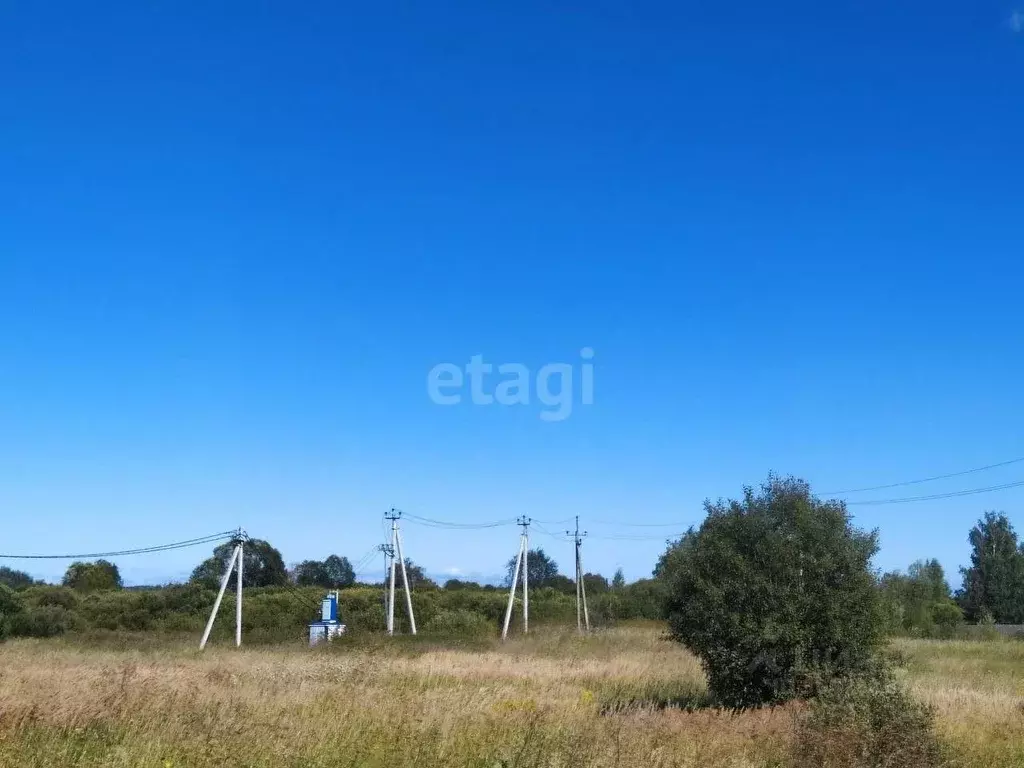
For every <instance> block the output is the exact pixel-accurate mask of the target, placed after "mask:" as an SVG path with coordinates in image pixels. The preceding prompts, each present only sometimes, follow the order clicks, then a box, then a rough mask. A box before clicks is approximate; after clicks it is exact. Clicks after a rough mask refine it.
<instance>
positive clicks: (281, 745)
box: [0, 626, 1024, 768]
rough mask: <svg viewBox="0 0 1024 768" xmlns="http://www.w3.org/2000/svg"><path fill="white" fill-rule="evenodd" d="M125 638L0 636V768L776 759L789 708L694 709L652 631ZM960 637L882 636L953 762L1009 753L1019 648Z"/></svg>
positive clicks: (684, 674)
mask: <svg viewBox="0 0 1024 768" xmlns="http://www.w3.org/2000/svg"><path fill="white" fill-rule="evenodd" d="M137 637H138V636H131V635H128V636H125V635H120V636H115V635H111V636H106V637H103V638H94V641H93V642H90V643H88V644H81V643H78V642H75V641H71V640H45V641H44V640H19V641H15V642H11V643H8V644H6V645H3V646H0V765H3V766H47V767H48V768H49V767H50V766H71V765H75V766H79V765H81V766H97V767H98V766H133V767H134V766H141V765H152V766H158V767H160V768H172V767H174V766H201V767H205V766H267V767H269V766H337V765H342V766H382V767H383V766H389V767H390V768H393V767H394V766H417V768H432V767H433V766H480V767H481V768H483V767H484V766H486V767H487V768H491V767H492V766H509V767H511V766H517V767H520V768H528V767H530V766H652V767H657V766H716V767H717V766H732V767H734V768H750V767H753V766H781V765H784V764H786V762H787V760H788V755H789V752H790V746H791V743H792V740H793V734H794V719H793V713H794V711H795V710H796V709H797V708H798V705H796V706H794V707H789V708H783V709H774V710H772V709H768V710H760V711H754V712H746V713H741V714H731V713H728V712H723V711H719V710H713V709H705V708H700V707H698V706H695V705H697V704H699V703H700V701H701V697H702V693H703V691H704V676H703V673H702V671H701V669H700V666H699V664H698V663H697V662H696V660H695V659H694V658H693V657H692V656H691V655H690V654H688V653H687V652H686V651H685V650H683V649H682V648H680V647H679V646H677V645H676V644H674V643H672V642H669V641H666V640H663V639H661V631H660V629H659V628H657V627H654V626H637V627H632V626H626V627H618V628H616V629H611V630H606V631H602V632H597V633H595V634H594V635H592V636H589V637H583V638H581V637H579V636H577V635H576V634H575V633H572V632H565V631H556V630H552V629H544V630H542V631H539V632H536V633H531V634H530V635H528V636H525V637H517V638H515V639H514V640H512V641H510V642H508V643H506V644H500V643H498V642H497V641H494V640H477V641H474V643H472V644H470V645H466V646H463V647H458V646H454V647H453V646H451V645H449V644H441V643H439V642H438V641H436V640H435V641H429V640H422V641H421V640H419V639H415V640H409V639H399V638H394V639H392V640H387V639H385V638H381V637H379V636H368V637H362V638H359V637H355V638H349V639H346V640H345V641H344V642H341V643H336V644H334V645H333V646H331V647H328V648H323V649H315V650H310V649H307V648H305V647H303V646H302V645H301V644H300V643H295V644H293V645H285V646H276V647H269V646H267V647H256V648H243V649H241V650H237V649H234V648H232V647H229V646H224V645H217V646H211V647H209V648H208V649H207V650H206V651H205V652H203V653H200V652H199V651H198V650H196V649H195V648H194V638H187V640H188V641H189V642H188V644H186V643H185V640H186V638H183V639H182V641H181V642H179V641H177V640H173V639H168V638H162V639H161V640H159V641H155V640H153V639H152V636H141V637H142V638H143V642H140V643H137V644H136V643H135V642H133V639H135V638H137ZM967 645H968V644H962V645H961V644H956V643H947V644H943V643H930V642H925V641H901V643H900V649H901V651H902V653H903V655H904V656H906V657H907V658H909V660H910V663H909V666H908V667H907V669H906V670H905V672H904V674H906V675H908V676H909V679H910V681H911V684H912V687H913V689H914V690H915V692H916V693H918V694H919V695H921V696H922V697H924V698H926V699H927V700H929V701H930V702H931V703H933V704H935V706H936V708H937V711H938V716H939V722H940V727H941V730H942V733H943V735H945V736H946V737H949V738H951V739H953V740H954V741H956V742H958V744H959V745H961V746H963V747H964V749H963V753H964V754H965V755H966V756H967V760H968V762H966V763H965V765H969V766H970V765H977V766H982V765H984V766H991V765H996V766H1011V765H1020V764H1022V763H1021V762H1019V761H1018V762H1014V760H1017V759H1018V758H1019V757H1020V756H1021V755H1022V754H1024V753H1022V752H1021V750H1022V748H1024V733H1022V732H1021V729H1020V724H1021V722H1022V720H1021V712H1020V709H1019V702H1020V699H1019V697H1015V696H1014V695H1013V694H1012V693H1011V691H1010V689H1009V688H1008V684H1007V683H1005V682H1004V681H1003V680H1002V677H1003V676H1004V675H1006V674H1007V670H1010V669H1012V670H1015V671H1014V672H1013V674H1015V675H1017V676H1019V675H1020V673H1021V671H1022V670H1021V669H1020V668H1019V667H1018V666H1017V663H1018V662H1019V661H1021V658H1020V656H1019V652H1020V647H1019V646H1016V645H1014V644H1012V643H1009V642H1004V643H998V644H997V643H992V644H988V643H984V644H982V643H971V644H969V645H970V649H967V648H966V646H967ZM975 649H983V650H978V651H977V653H981V654H982V655H983V656H984V655H986V654H987V658H989V659H990V662H991V663H992V665H993V667H992V669H993V671H992V672H991V673H989V672H988V671H986V670H987V668H986V666H985V662H982V661H979V658H978V657H976V656H973V655H972V654H974V653H975ZM1014 718H1017V719H1016V720H1014ZM1014 723H1016V726H1017V730H1016V731H1012V730H1011V726H1013V725H1014ZM965 724H969V727H966V726H965ZM989 737H991V738H993V739H995V738H998V741H996V742H994V743H990V740H989ZM970 761H974V762H970ZM982 761H983V762H982Z"/></svg>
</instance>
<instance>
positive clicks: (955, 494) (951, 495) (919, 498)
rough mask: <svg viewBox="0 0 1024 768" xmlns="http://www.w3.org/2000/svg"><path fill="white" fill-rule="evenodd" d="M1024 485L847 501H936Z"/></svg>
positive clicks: (871, 503)
mask: <svg viewBox="0 0 1024 768" xmlns="http://www.w3.org/2000/svg"><path fill="white" fill-rule="evenodd" d="M1021 486H1024V480H1017V481H1016V482H1013V483H1004V484H1003V485H990V486H987V487H985V488H970V489H968V490H964V491H951V492H949V493H934V494H932V495H930V496H903V497H901V498H896V499H868V500H865V501H847V502H845V503H846V505H847V506H854V505H859V506H879V505H882V504H906V503H908V502H911V501H936V500H938V499H952V498H957V497H960V496H974V495H976V494H979V493H990V492H992V491H1005V490H1006V489H1008V488H1020V487H1021Z"/></svg>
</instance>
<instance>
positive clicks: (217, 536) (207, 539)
mask: <svg viewBox="0 0 1024 768" xmlns="http://www.w3.org/2000/svg"><path fill="white" fill-rule="evenodd" d="M238 535H239V532H238V531H221V532H220V533H212V534H210V535H209V536H200V537H199V538H197V539H188V540H186V541H176V542H173V543H171V544H158V545H156V546H153V547H139V548H137V549H122V550H120V551H117V552H83V553H80V554H75V555H0V558H2V559H5V560H86V559H92V558H98V557H123V556H125V555H144V554H148V553H151V552H168V551H170V550H172V549H185V548H186V547H195V546H198V545H200V544H212V543H213V542H215V541H222V540H225V539H228V538H232V537H235V536H238Z"/></svg>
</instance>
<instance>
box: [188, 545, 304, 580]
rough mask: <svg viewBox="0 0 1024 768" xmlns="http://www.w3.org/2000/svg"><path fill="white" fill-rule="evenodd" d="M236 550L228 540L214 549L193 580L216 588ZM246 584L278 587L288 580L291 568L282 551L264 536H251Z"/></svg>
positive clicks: (245, 565)
mask: <svg viewBox="0 0 1024 768" xmlns="http://www.w3.org/2000/svg"><path fill="white" fill-rule="evenodd" d="M234 551H235V543H234V542H227V543H225V544H221V545H220V546H219V547H217V548H215V549H214V550H213V556H212V557H209V558H207V559H206V560H204V561H203V562H202V563H200V564H199V565H198V566H196V569H195V570H194V571H192V578H191V580H192V581H194V582H197V583H200V584H203V585H204V586H207V587H210V588H214V589H215V588H216V587H217V586H218V584H219V582H220V579H221V577H222V576H223V575H224V571H225V570H226V569H227V567H228V563H229V562H230V561H231V556H232V554H233V553H234ZM242 552H243V555H244V558H243V561H242V584H243V586H246V587H274V586H280V585H282V584H287V583H288V569H287V568H285V565H284V559H283V558H282V557H281V553H280V552H278V551H277V550H276V549H274V547H272V546H271V545H270V544H269V543H268V542H266V541H263V540H262V539H248V540H247V541H246V542H245V546H244V548H243V550H242Z"/></svg>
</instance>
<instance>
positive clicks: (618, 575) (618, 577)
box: [612, 568, 626, 590]
mask: <svg viewBox="0 0 1024 768" xmlns="http://www.w3.org/2000/svg"><path fill="white" fill-rule="evenodd" d="M625 586H626V577H625V576H624V575H623V573H622V569H621V568H616V569H615V575H614V576H612V589H615V590H619V589H622V588H623V587H625Z"/></svg>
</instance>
